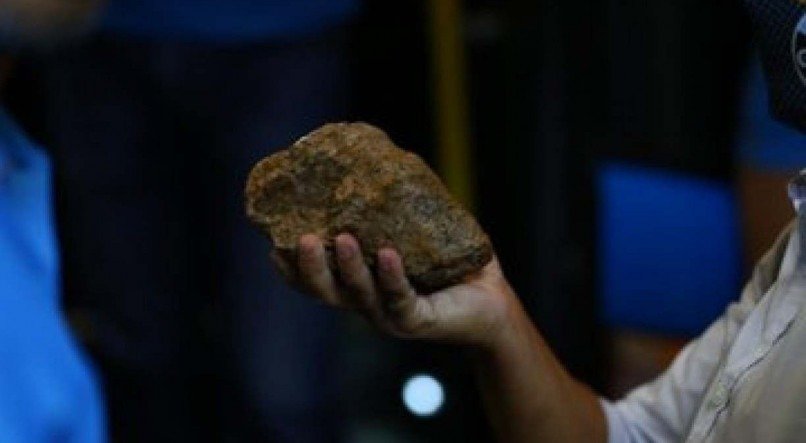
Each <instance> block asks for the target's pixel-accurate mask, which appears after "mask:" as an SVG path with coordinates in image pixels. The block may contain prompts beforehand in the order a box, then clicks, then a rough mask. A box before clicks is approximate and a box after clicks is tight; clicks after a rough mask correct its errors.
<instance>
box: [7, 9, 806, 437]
mask: <svg viewBox="0 0 806 443" xmlns="http://www.w3.org/2000/svg"><path fill="white" fill-rule="evenodd" d="M101 7H102V8H103V9H102V12H101V14H100V19H99V26H98V27H97V29H95V30H93V31H92V32H91V33H89V34H88V35H85V36H83V37H81V38H78V39H74V40H73V41H72V42H71V43H70V44H67V45H62V46H59V47H55V48H52V49H49V50H45V51H40V52H38V53H35V54H20V55H19V56H18V57H16V59H15V61H14V63H15V70H14V71H13V74H12V75H11V77H10V78H9V79H8V84H7V85H6V86H5V88H4V100H5V102H6V105H7V107H8V108H9V109H10V112H11V113H12V114H13V115H14V116H15V117H16V118H17V119H18V120H19V121H20V122H21V124H22V126H23V127H24V128H25V129H26V131H27V132H28V133H29V134H30V135H31V136H32V138H34V139H35V140H36V141H37V142H39V143H40V144H41V145H42V146H44V147H45V148H46V149H47V151H48V152H49V153H50V155H51V157H52V159H53V161H54V174H55V185H54V189H55V201H54V204H55V207H56V209H57V213H56V218H57V224H58V233H59V242H60V247H61V253H60V256H61V262H62V288H63V289H62V294H63V300H64V301H63V305H64V308H65V310H66V312H67V315H68V318H69V319H70V322H71V325H72V326H73V329H74V331H75V333H76V334H77V335H78V336H79V337H80V339H81V341H82V343H83V344H84V346H85V347H86V349H88V351H89V353H90V355H91V357H92V360H93V362H94V364H95V365H96V367H97V368H98V372H99V377H100V379H101V383H102V386H103V389H104V396H105V401H106V409H107V416H108V426H109V432H110V437H111V439H112V440H113V441H120V442H127V441H155V442H156V441H171V442H179V441H194V442H195V441H216V442H218V441H224V442H226V441H268V442H311V443H314V442H347V443H385V442H389V443H393V442H400V443H404V442H412V443H413V442H437V441H467V442H475V441H480V442H484V441H489V440H490V437H489V431H488V429H487V424H486V421H485V420H484V417H483V413H482V411H481V408H480V403H479V398H478V396H477V394H476V392H475V390H474V381H473V379H472V374H471V372H470V370H469V366H468V364H467V362H466V360H465V359H464V355H463V352H462V350H459V349H455V348H451V347H446V346H439V345H429V344H423V343H413V342H405V341H400V340H395V339H390V338H385V337H383V336H381V335H379V334H376V333H375V332H374V331H372V330H371V329H370V328H369V327H368V326H367V325H365V324H364V323H363V322H361V321H360V320H358V319H356V318H353V317H348V316H345V315H342V314H340V313H335V312H330V311H327V310H325V309H323V308H322V307H320V306H318V305H316V304H315V303H313V302H312V301H310V300H308V299H307V298H304V297H302V296H300V295H299V294H296V293H294V292H293V291H291V290H290V289H288V288H286V287H285V286H284V285H283V284H282V283H281V282H280V281H279V279H278V278H277V276H276V275H275V274H274V273H273V272H272V271H270V269H269V266H268V243H267V241H266V240H265V239H263V238H261V237H260V235H259V234H258V233H257V232H256V231H254V230H253V229H252V228H251V227H250V226H248V225H247V223H246V220H245V218H244V217H243V215H242V209H241V208H242V201H241V192H242V187H243V182H244V179H245V177H246V173H247V172H248V170H249V167H250V165H251V164H253V163H254V162H255V161H257V160H258V159H260V158H262V157H263V156H265V155H267V154H269V153H271V152H273V151H274V150H276V149H279V148H283V147H285V146H287V145H288V144H290V143H291V142H292V141H293V140H295V139H296V138H298V137H300V136H302V135H304V134H305V133H307V132H308V131H310V130H311V129H314V128H315V127H317V126H319V125H320V124H322V123H324V122H328V121H340V120H364V121H368V122H370V123H373V124H375V125H377V126H379V127H381V128H383V129H385V130H386V131H387V132H388V133H389V134H390V136H391V137H392V139H393V140H395V141H396V142H397V144H398V145H399V146H401V147H404V148H407V149H410V150H413V151H415V152H417V153H419V154H420V155H422V156H423V157H424V158H425V159H426V160H427V161H428V162H429V163H430V164H431V165H432V166H433V167H434V168H435V169H436V170H438V171H439V172H440V174H441V175H442V176H443V178H444V179H445V180H446V183H447V184H448V186H449V187H450V188H451V190H452V191H453V192H454V193H455V194H456V195H457V196H458V197H459V198H460V199H461V200H463V202H464V203H465V204H467V205H468V206H469V207H470V208H472V209H473V211H474V212H475V214H477V216H478V218H479V220H480V222H481V224H482V225H483V227H484V228H485V229H486V230H487V232H488V233H489V234H490V236H491V237H492V239H493V242H494V244H495V246H496V250H497V253H498V255H499V257H500V260H501V262H502V264H503V267H504V270H505V273H506V274H507V276H508V277H509V279H510V280H511V282H512V284H513V286H514V287H515V288H516V290H517V292H518V293H519V295H520V297H521V298H522V299H523V301H524V303H525V305H526V306H527V308H528V310H529V312H530V314H531V316H532V318H533V319H534V321H535V322H536V324H537V325H538V327H539V329H540V330H541V332H542V333H543V334H544V335H545V337H546V338H547V340H548V341H549V343H550V344H551V346H552V348H553V349H554V350H555V351H556V352H557V353H558V355H559V356H560V358H561V360H562V361H563V362H564V363H565V364H566V365H567V367H568V368H569V369H570V371H571V372H572V373H573V374H575V375H576V376H577V377H579V378H580V379H582V380H583V381H585V382H587V383H589V384H590V385H592V386H593V387H595V388H596V389H597V390H599V391H600V392H604V393H606V394H608V395H611V396H616V397H617V396H620V395H622V394H623V393H625V392H626V391H627V390H629V389H630V388H631V387H633V386H636V385H637V384H640V383H642V382H644V381H648V380H649V379H651V378H653V377H654V376H655V375H656V374H657V373H658V372H659V371H661V370H662V369H663V368H664V367H665V366H666V365H667V364H668V363H669V362H670V360H671V359H672V358H673V356H674V355H675V353H676V352H677V351H678V350H679V348H680V347H681V346H682V344H684V343H685V342H686V341H687V340H689V339H690V338H692V337H694V336H696V335H697V334H698V333H699V332H700V331H702V330H703V329H704V328H705V326H706V325H707V324H708V323H709V322H710V321H712V320H713V319H714V318H716V316H718V315H719V314H720V313H721V311H722V310H723V309H724V308H725V306H726V305H727V303H728V302H730V301H731V300H733V299H736V298H737V297H738V295H739V291H740V289H741V284H742V281H743V279H744V278H746V277H747V276H748V274H749V272H750V270H751V269H752V263H753V262H754V260H756V259H757V258H758V257H760V255H761V254H762V253H763V252H764V251H765V249H766V248H767V247H768V246H769V245H770V244H771V243H772V241H773V240H774V238H775V237H776V235H777V233H778V232H779V231H780V230H781V229H782V228H783V227H784V226H785V224H786V223H787V222H788V220H789V219H790V218H791V216H792V214H791V210H790V208H789V203H788V200H787V198H786V194H785V184H786V182H787V179H788V177H790V176H791V174H793V173H794V172H796V171H797V170H798V169H799V168H800V167H801V166H804V165H806V150H804V149H803V148H806V143H805V142H804V139H803V138H802V136H799V135H798V134H797V133H795V132H794V131H793V130H789V129H787V128H785V127H783V126H781V125H780V124H778V123H776V122H774V121H772V120H771V119H770V118H769V117H768V116H767V112H766V108H767V105H766V95H765V94H766V93H765V91H764V85H763V79H762V78H761V74H760V70H759V67H758V62H757V60H756V58H755V53H754V49H753V43H752V40H751V38H750V35H749V25H748V23H747V20H746V18H745V17H744V15H743V12H742V10H741V9H740V4H739V3H738V2H733V1H727V0H709V1H693V0H684V1H677V2H665V1H637V0H621V1H615V0H594V1H587V2H566V1H559V0H532V1H527V0H508V1H492V0H464V1H461V0H416V1H411V0H409V1H388V0H386V1H381V0H363V1H361V0H305V1H282V0H265V1H248V0H238V1H232V0H207V1H204V2H192V1H189V0H139V1H138V0H107V2H106V4H105V5H102V6H101ZM801 151H804V152H801Z"/></svg>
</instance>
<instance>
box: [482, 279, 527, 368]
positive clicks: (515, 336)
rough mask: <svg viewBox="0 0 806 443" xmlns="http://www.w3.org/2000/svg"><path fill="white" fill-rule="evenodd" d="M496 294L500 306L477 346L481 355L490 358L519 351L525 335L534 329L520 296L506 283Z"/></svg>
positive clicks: (500, 286)
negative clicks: (530, 329)
mask: <svg viewBox="0 0 806 443" xmlns="http://www.w3.org/2000/svg"><path fill="white" fill-rule="evenodd" d="M496 293H497V298H498V300H499V302H500V303H499V306H498V308H497V309H496V310H495V311H496V312H494V313H493V315H492V319H491V321H490V324H489V327H488V328H487V331H485V333H484V334H483V337H481V338H480V339H479V340H478V342H477V344H476V346H475V347H476V349H477V350H478V351H479V352H480V353H482V354H485V355H490V356H492V355H500V354H502V353H505V352H510V351H511V350H516V349H518V348H519V347H520V345H519V343H524V342H525V341H526V340H525V335H524V333H525V332H526V331H528V329H529V328H531V327H532V326H531V321H530V320H529V318H528V315H527V314H526V311H525V310H524V308H523V305H522V304H521V302H520V300H519V299H518V296H517V295H516V294H515V292H514V291H513V290H512V288H510V286H509V284H508V283H507V282H506V281H503V282H502V283H501V284H500V285H499V288H498V289H497V290H496Z"/></svg>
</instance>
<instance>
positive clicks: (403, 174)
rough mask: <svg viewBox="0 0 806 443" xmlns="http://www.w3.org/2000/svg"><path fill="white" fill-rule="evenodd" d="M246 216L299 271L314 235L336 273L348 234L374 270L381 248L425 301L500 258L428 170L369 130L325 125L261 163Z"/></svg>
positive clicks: (252, 183) (361, 126)
mask: <svg viewBox="0 0 806 443" xmlns="http://www.w3.org/2000/svg"><path fill="white" fill-rule="evenodd" d="M246 213H247V216H248V217H249V219H250V220H251V221H252V222H253V223H254V224H256V225H257V226H258V227H259V228H260V229H261V230H262V231H263V232H264V233H265V234H267V235H268V236H269V237H270V238H271V240H272V243H273V245H274V247H275V249H276V252H277V253H278V254H279V255H280V256H281V257H282V258H284V259H285V260H286V261H287V262H291V263H293V262H295V260H296V254H297V250H296V249H297V241H298V239H299V237H300V236H301V235H303V234H307V233H312V234H316V235H318V236H319V237H320V238H321V239H322V240H323V242H324V243H325V247H326V248H327V250H328V253H329V256H330V260H331V264H332V263H333V253H332V246H333V239H334V237H335V236H336V235H338V234H340V233H343V232H348V233H351V234H353V235H354V236H355V237H356V239H357V240H358V242H359V244H360V245H361V249H362V252H363V254H364V257H365V260H366V261H367V263H368V265H369V266H370V267H372V266H374V263H375V259H376V256H377V254H376V253H377V250H378V249H379V248H381V247H385V246H391V247H394V248H396V249H397V250H398V251H399V252H400V254H401V256H402V257H403V263H404V266H405V269H406V274H407V276H408V278H409V280H410V281H411V282H412V284H413V285H414V286H415V288H417V289H418V290H419V291H421V292H425V293H427V292H431V291H434V290H437V289H441V288H444V287H446V286H449V285H452V284H455V283H457V282H460V281H461V280H462V278H463V277H464V276H466V275H468V274H471V273H473V272H475V271H478V270H479V269H481V268H482V267H483V266H484V265H485V264H486V263H487V262H489V261H490V259H491V258H492V246H491V245H490V241H489V239H488V237H487V235H486V234H485V233H484V232H483V231H482V229H481V228H480V227H479V225H478V224H477V223H476V221H475V219H474V218H473V217H472V216H471V215H470V214H469V213H468V212H467V211H466V210H465V209H464V208H462V206H461V205H460V204H459V203H458V202H457V201H455V200H454V199H453V198H452V197H451V196H450V194H449V193H448V191H447V190H446V189H445V187H444V186H443V184H442V182H441V181H440V180H439V178H438V177H437V176H436V175H435V174H434V173H433V172H432V171H431V170H430V169H429V168H428V166H426V164H425V163H424V162H423V161H422V160H421V159H420V158H419V157H418V156H416V155H415V154H413V153H410V152H407V151H404V150H401V149H399V148H397V147H396V146H395V145H394V143H392V141H391V140H390V139H389V137H388V136H387V135H386V134H385V133H384V132H383V131H381V130H380V129H378V128H375V127H374V126H371V125H369V124H366V123H331V124H326V125H324V126H322V127H321V128H319V129H316V130H315V131H313V132H311V133H310V134H308V135H306V136H305V137H302V138H301V139H299V140H298V141H297V142H295V143H294V144H293V145H292V146H291V147H290V148H288V149H286V150H284V151H280V152H278V153H276V154H273V155H271V156H269V157H266V158H264V159H263V160H261V161H260V162H259V163H257V165H255V167H254V168H253V169H252V171H251V173H250V174H249V179H248V181H247V184H246Z"/></svg>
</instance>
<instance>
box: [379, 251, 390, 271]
mask: <svg viewBox="0 0 806 443" xmlns="http://www.w3.org/2000/svg"><path fill="white" fill-rule="evenodd" d="M378 261H379V262H380V265H381V269H382V270H384V271H391V270H392V268H393V266H392V257H389V255H387V254H380V255H379V256H378Z"/></svg>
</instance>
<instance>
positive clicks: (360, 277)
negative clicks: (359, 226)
mask: <svg viewBox="0 0 806 443" xmlns="http://www.w3.org/2000/svg"><path fill="white" fill-rule="evenodd" d="M335 245H336V262H337V264H338V268H339V277H340V279H341V282H342V284H343V285H344V287H345V289H346V290H347V291H346V296H347V297H349V298H350V302H351V303H352V305H353V306H355V307H356V308H358V309H359V310H360V311H361V312H362V313H363V314H364V315H365V316H367V317H369V319H370V320H371V321H372V322H374V323H375V324H376V326H378V327H379V328H382V329H386V326H387V325H386V324H385V323H386V322H385V321H384V318H383V315H382V310H381V307H380V306H379V304H378V297H377V292H376V291H375V283H374V281H373V278H372V273H370V271H369V269H368V268H367V265H366V263H365V262H364V256H363V254H362V253H361V248H360V247H359V245H358V242H357V241H356V240H355V238H353V236H351V235H349V234H341V235H339V236H337V237H336V239H335Z"/></svg>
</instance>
